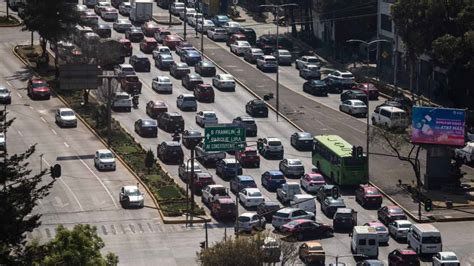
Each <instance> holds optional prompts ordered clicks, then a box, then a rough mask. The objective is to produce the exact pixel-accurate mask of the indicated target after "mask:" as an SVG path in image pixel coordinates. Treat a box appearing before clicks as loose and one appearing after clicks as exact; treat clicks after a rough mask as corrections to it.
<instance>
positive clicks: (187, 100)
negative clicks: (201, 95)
mask: <svg viewBox="0 0 474 266" xmlns="http://www.w3.org/2000/svg"><path fill="white" fill-rule="evenodd" d="M176 107H178V108H179V109H180V110H181V111H185V110H191V111H196V110H197V102H196V97H194V95H193V94H188V93H184V94H180V95H179V96H178V97H177V98H176Z"/></svg>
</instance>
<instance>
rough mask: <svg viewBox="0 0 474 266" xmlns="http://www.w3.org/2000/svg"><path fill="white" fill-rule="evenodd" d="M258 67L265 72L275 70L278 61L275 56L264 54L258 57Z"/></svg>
mask: <svg viewBox="0 0 474 266" xmlns="http://www.w3.org/2000/svg"><path fill="white" fill-rule="evenodd" d="M257 68H258V69H260V70H261V71H263V72H274V71H276V70H277V68H278V63H277V60H276V58H275V57H274V56H272V55H264V56H262V57H260V58H258V59H257Z"/></svg>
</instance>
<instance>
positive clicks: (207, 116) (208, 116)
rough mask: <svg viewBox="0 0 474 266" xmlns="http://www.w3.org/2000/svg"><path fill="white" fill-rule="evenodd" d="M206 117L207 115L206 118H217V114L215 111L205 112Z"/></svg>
mask: <svg viewBox="0 0 474 266" xmlns="http://www.w3.org/2000/svg"><path fill="white" fill-rule="evenodd" d="M204 117H205V118H215V117H216V114H214V113H205V114H204Z"/></svg>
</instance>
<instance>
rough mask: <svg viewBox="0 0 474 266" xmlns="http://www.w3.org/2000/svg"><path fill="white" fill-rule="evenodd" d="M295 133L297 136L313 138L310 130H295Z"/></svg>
mask: <svg viewBox="0 0 474 266" xmlns="http://www.w3.org/2000/svg"><path fill="white" fill-rule="evenodd" d="M297 134H298V137H305V138H306V137H309V138H313V135H312V134H311V133H310V132H297Z"/></svg>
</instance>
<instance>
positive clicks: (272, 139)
mask: <svg viewBox="0 0 474 266" xmlns="http://www.w3.org/2000/svg"><path fill="white" fill-rule="evenodd" d="M267 141H281V140H280V139H279V138H275V137H269V138H267Z"/></svg>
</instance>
